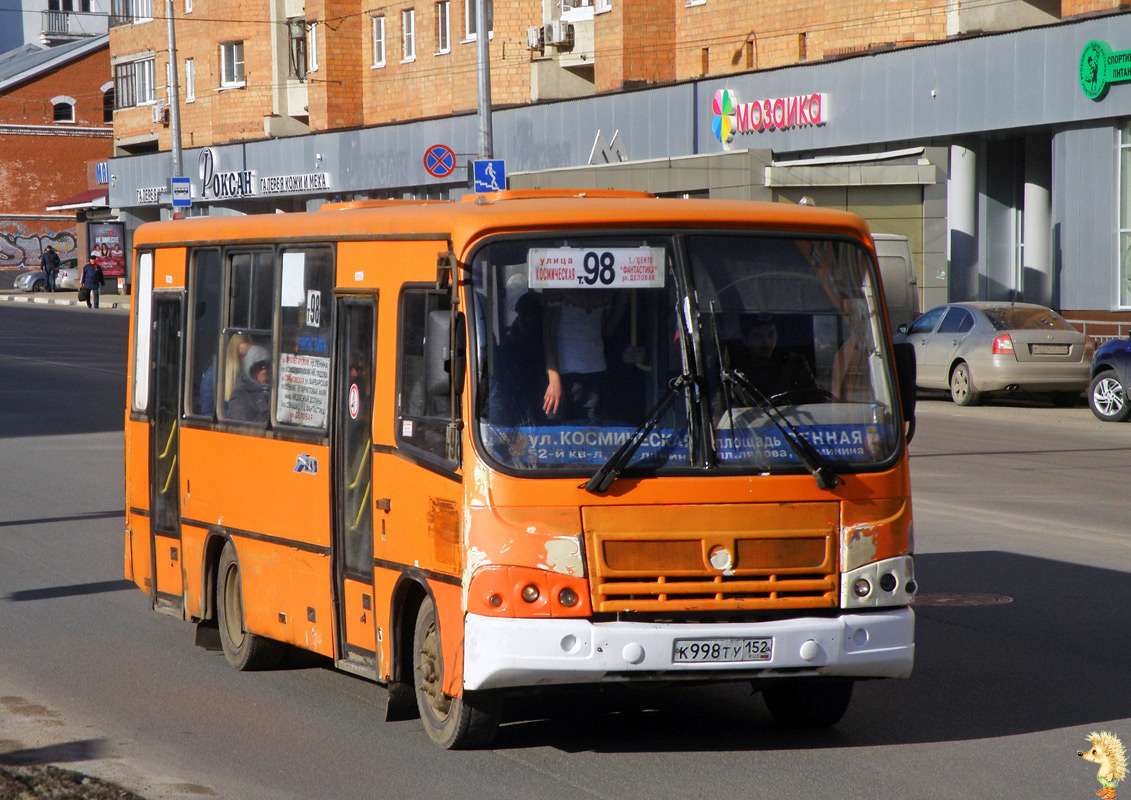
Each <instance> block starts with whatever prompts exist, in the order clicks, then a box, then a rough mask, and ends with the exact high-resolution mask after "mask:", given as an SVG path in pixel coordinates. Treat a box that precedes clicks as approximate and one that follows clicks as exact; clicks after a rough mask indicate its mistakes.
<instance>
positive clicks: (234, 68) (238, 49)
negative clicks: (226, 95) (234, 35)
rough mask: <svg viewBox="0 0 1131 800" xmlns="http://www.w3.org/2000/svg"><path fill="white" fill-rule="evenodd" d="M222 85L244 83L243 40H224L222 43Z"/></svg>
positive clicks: (230, 85)
mask: <svg viewBox="0 0 1131 800" xmlns="http://www.w3.org/2000/svg"><path fill="white" fill-rule="evenodd" d="M220 85H221V86H229V87H236V86H243V85H244V72H243V42H224V43H223V44H221V45H220Z"/></svg>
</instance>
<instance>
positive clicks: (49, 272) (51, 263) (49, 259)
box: [43, 245, 62, 292]
mask: <svg viewBox="0 0 1131 800" xmlns="http://www.w3.org/2000/svg"><path fill="white" fill-rule="evenodd" d="M60 266H62V262H61V261H60V260H59V254H58V253H56V252H55V248H54V247H52V246H51V245H47V247H45V248H43V275H44V277H45V278H46V283H47V286H46V287H45V288H46V289H47V291H49V292H53V291H55V278H56V277H57V276H58V275H59V267H60Z"/></svg>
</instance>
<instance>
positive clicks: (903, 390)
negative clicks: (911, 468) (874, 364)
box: [893, 342, 916, 442]
mask: <svg viewBox="0 0 1131 800" xmlns="http://www.w3.org/2000/svg"><path fill="white" fill-rule="evenodd" d="M893 348H894V351H895V374H896V380H897V381H898V383H899V405H900V410H901V411H902V412H903V421H904V422H906V423H907V425H908V428H907V441H909V442H910V441H911V439H912V437H914V436H915V369H916V367H915V346H914V345H913V344H911V343H910V342H899V343H897V344H895V345H893Z"/></svg>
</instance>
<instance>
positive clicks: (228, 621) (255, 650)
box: [216, 541, 286, 670]
mask: <svg viewBox="0 0 1131 800" xmlns="http://www.w3.org/2000/svg"><path fill="white" fill-rule="evenodd" d="M216 616H217V622H218V623H219V627H220V646H221V648H222V649H223V650H224V658H226V659H227V660H228V663H229V664H231V665H232V666H233V667H235V668H236V669H238V670H254V669H270V668H271V667H274V666H276V665H277V664H278V663H279V662H280V661H281V660H282V658H283V655H284V653H285V652H286V645H284V644H283V643H282V642H276V641H275V640H273V639H268V638H266V637H263V636H258V635H256V634H254V633H248V632H247V626H246V625H245V624H244V617H243V587H242V585H241V582H240V565H239V562H238V561H237V560H236V548H235V545H233V544H232V543H231V542H230V541H229V542H228V543H227V544H225V545H224V550H223V552H222V553H220V566H219V568H218V569H217V571H216Z"/></svg>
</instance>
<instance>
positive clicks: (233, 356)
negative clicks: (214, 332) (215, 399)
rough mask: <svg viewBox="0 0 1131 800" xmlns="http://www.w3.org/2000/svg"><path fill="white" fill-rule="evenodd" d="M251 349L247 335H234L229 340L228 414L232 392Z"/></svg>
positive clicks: (226, 374) (226, 370)
mask: <svg viewBox="0 0 1131 800" xmlns="http://www.w3.org/2000/svg"><path fill="white" fill-rule="evenodd" d="M249 347H251V337H250V336H248V335H247V334H246V333H233V334H232V337H231V338H230V339H228V346H227V347H226V348H225V350H224V411H225V414H226V413H227V409H228V403H229V402H231V399H232V392H234V391H235V390H236V384H237V383H239V380H240V372H241V371H242V370H243V359H244V356H246V355H247V350H248V348H249Z"/></svg>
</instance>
